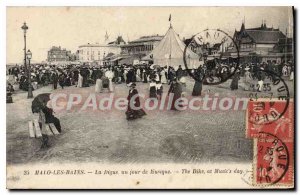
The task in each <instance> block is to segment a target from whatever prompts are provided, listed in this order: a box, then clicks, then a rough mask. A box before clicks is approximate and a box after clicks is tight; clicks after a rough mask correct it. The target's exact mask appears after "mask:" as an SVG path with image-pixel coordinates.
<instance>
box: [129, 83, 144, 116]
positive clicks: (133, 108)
mask: <svg viewBox="0 0 300 195" xmlns="http://www.w3.org/2000/svg"><path fill="white" fill-rule="evenodd" d="M129 86H130V90H129V94H128V96H127V100H128V107H127V111H126V113H125V114H126V119H127V120H134V119H138V118H141V117H142V116H144V115H146V112H145V111H144V110H143V109H142V108H140V106H141V103H140V98H139V96H138V94H139V93H138V91H137V89H135V87H136V84H135V83H131V84H130V85H129Z"/></svg>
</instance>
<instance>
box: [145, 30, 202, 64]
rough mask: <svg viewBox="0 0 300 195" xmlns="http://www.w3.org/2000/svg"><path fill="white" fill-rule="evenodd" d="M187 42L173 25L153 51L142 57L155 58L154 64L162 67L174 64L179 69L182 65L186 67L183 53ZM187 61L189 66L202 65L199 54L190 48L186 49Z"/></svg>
mask: <svg viewBox="0 0 300 195" xmlns="http://www.w3.org/2000/svg"><path fill="white" fill-rule="evenodd" d="M184 49H185V44H184V43H183V42H182V41H181V40H180V38H179V37H178V35H177V34H176V32H175V31H174V29H173V27H172V26H170V28H169V30H168V31H167V33H166V35H165V36H164V38H163V39H162V40H161V41H160V42H159V44H158V45H157V46H156V47H155V48H154V49H153V51H152V52H151V53H150V54H148V55H147V56H145V57H144V58H142V60H153V63H154V64H158V65H160V66H162V67H164V66H172V67H174V68H175V70H177V68H178V66H179V65H181V67H182V68H183V69H185V65H184V62H183V53H184ZM186 63H187V66H188V68H189V69H190V68H197V67H198V66H199V65H200V63H201V62H200V61H199V56H198V55H197V54H196V53H194V52H193V51H192V50H191V49H190V48H187V50H186Z"/></svg>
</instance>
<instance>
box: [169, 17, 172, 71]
mask: <svg viewBox="0 0 300 195" xmlns="http://www.w3.org/2000/svg"><path fill="white" fill-rule="evenodd" d="M169 21H170V29H171V28H172V16H171V14H170V17H169ZM170 29H169V30H170ZM171 58H172V44H171V36H170V56H169V66H170V65H171ZM168 68H169V67H168Z"/></svg>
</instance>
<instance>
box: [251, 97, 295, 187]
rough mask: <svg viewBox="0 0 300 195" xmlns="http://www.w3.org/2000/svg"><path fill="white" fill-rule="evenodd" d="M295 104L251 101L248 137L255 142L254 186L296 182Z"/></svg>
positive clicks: (291, 102) (289, 102)
mask: <svg viewBox="0 0 300 195" xmlns="http://www.w3.org/2000/svg"><path fill="white" fill-rule="evenodd" d="M293 109H294V102H293V101H288V102H287V101H281V100H280V101H274V102H270V101H269V100H259V101H250V102H249V103H248V109H247V119H246V120H247V122H246V127H247V129H246V137H247V138H253V139H254V158H253V173H254V177H253V184H254V185H265V186H268V185H275V184H276V185H278V186H283V185H292V184H293V182H294V160H293V159H294V149H293V147H294V110H293Z"/></svg>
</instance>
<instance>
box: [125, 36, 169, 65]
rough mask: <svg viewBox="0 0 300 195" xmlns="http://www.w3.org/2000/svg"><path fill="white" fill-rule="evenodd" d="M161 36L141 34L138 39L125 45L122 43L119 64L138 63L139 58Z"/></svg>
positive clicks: (147, 51)
mask: <svg viewBox="0 0 300 195" xmlns="http://www.w3.org/2000/svg"><path fill="white" fill-rule="evenodd" d="M163 37H164V36H160V35H151V36H142V37H140V38H139V39H136V40H134V41H130V42H128V44H126V45H122V46H121V55H120V56H119V58H120V60H119V64H137V63H140V62H141V61H142V60H141V59H142V58H143V57H144V56H146V55H148V54H149V53H150V52H151V51H152V50H153V49H154V48H155V47H156V46H157V45H158V44H159V42H160V41H161V40H162V39H163Z"/></svg>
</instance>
